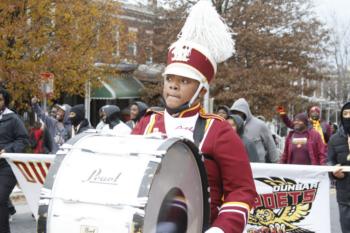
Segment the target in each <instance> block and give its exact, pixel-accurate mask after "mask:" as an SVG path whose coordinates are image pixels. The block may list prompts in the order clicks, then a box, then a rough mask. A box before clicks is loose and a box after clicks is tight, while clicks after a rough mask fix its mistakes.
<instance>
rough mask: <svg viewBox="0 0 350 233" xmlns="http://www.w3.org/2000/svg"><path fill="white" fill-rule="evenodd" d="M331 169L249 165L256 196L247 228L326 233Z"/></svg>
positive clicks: (328, 226)
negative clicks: (329, 171)
mask: <svg viewBox="0 0 350 233" xmlns="http://www.w3.org/2000/svg"><path fill="white" fill-rule="evenodd" d="M330 168H332V169H334V167H321V166H305V165H285V164H283V165H282V164H262V163H261V164H260V163H259V164H257V163H255V164H252V169H253V176H254V181H255V185H256V189H257V192H258V194H259V197H258V198H257V199H256V201H255V204H256V208H255V209H254V210H252V211H251V214H250V216H249V221H248V225H247V227H246V231H247V232H248V233H253V232H271V233H274V232H276V233H277V232H278V233H279V232H305V233H306V232H309V233H311V232H317V233H329V232H330V231H331V230H330V229H331V228H330V206H329V186H330V184H329V177H328V172H327V170H329V169H330Z"/></svg>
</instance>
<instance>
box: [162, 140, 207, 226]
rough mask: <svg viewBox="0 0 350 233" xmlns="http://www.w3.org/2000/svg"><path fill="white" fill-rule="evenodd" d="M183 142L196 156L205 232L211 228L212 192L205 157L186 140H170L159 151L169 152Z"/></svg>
mask: <svg viewBox="0 0 350 233" xmlns="http://www.w3.org/2000/svg"><path fill="white" fill-rule="evenodd" d="M179 142H182V143H184V144H185V145H186V146H188V147H189V149H190V150H191V152H192V153H193V155H194V159H195V161H196V163H197V167H198V170H199V175H200V177H201V181H202V193H203V225H202V229H203V232H205V231H206V230H207V229H209V227H210V201H209V200H210V192H209V182H208V176H207V172H206V169H205V166H204V156H203V154H202V153H201V152H200V151H199V149H198V147H197V146H196V145H195V144H194V143H193V142H192V141H191V140H188V139H185V138H169V139H167V140H166V141H165V142H164V143H162V144H161V145H160V147H159V148H158V150H161V151H168V150H169V149H170V148H171V147H172V146H174V145H175V144H176V143H179Z"/></svg>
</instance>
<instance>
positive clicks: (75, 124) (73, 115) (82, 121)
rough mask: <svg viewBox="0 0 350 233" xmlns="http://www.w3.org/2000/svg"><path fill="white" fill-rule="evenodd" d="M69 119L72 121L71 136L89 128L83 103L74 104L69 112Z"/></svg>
mask: <svg viewBox="0 0 350 233" xmlns="http://www.w3.org/2000/svg"><path fill="white" fill-rule="evenodd" d="M69 120H70V122H71V123H72V134H71V135H72V137H74V136H75V135H77V134H80V133H82V132H84V131H85V130H88V129H91V126H90V123H89V121H88V120H87V119H86V118H85V106H84V104H77V105H74V106H73V107H72V108H71V109H70V112H69Z"/></svg>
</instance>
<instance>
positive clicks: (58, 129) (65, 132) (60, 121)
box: [32, 97, 72, 153]
mask: <svg viewBox="0 0 350 233" xmlns="http://www.w3.org/2000/svg"><path fill="white" fill-rule="evenodd" d="M55 106H56V107H57V114H56V118H53V117H51V116H47V115H46V114H45V112H44V111H43V110H42V109H41V108H40V106H39V104H38V99H37V98H36V97H33V98H32V108H33V110H34V112H35V113H36V114H37V116H38V117H39V118H40V119H41V120H42V121H43V122H44V124H45V126H46V127H47V129H48V131H49V132H50V136H51V141H52V153H56V152H57V150H58V148H59V147H60V146H61V145H62V144H63V143H65V142H66V141H67V140H68V139H69V138H70V136H71V134H70V133H71V127H72V125H71V123H70V121H69V117H68V116H69V111H70V108H71V107H70V106H69V105H68V104H64V105H58V104H57V105H55Z"/></svg>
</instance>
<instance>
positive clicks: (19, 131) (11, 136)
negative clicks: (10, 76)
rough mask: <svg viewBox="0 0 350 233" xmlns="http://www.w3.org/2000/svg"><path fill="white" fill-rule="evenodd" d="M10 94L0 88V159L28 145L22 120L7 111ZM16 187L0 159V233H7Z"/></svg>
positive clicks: (9, 172)
mask: <svg viewBox="0 0 350 233" xmlns="http://www.w3.org/2000/svg"><path fill="white" fill-rule="evenodd" d="M9 103H10V94H9V93H8V92H7V91H6V90H5V89H3V88H0V157H1V154H2V153H6V152H10V153H21V152H23V151H24V149H25V147H26V146H27V145H28V144H29V142H28V132H27V130H26V128H25V126H24V123H23V122H22V120H21V119H20V118H19V117H18V116H17V114H15V113H14V112H13V111H11V110H10V109H8V108H7V107H8V104H9ZM15 185H16V177H15V175H14V174H13V172H12V170H11V167H10V165H9V164H8V163H7V162H6V160H5V159H4V158H0V232H1V233H9V232H10V226H9V216H10V213H9V205H8V204H9V203H8V201H9V197H10V194H11V192H12V190H13V188H14V187H15Z"/></svg>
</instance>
